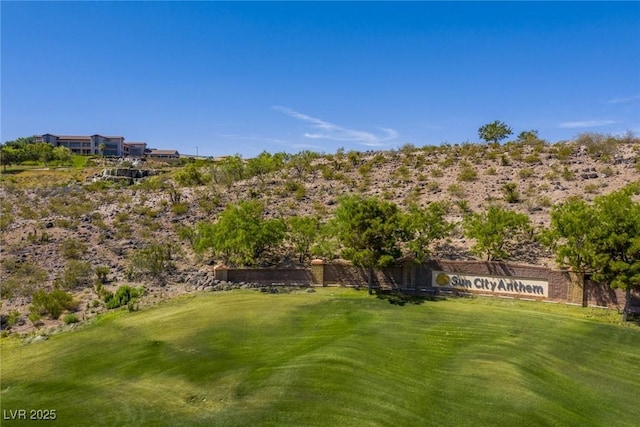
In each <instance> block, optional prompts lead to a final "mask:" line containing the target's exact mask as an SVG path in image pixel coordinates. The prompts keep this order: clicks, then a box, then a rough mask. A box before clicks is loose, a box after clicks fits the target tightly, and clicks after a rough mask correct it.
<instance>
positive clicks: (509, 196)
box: [501, 182, 520, 203]
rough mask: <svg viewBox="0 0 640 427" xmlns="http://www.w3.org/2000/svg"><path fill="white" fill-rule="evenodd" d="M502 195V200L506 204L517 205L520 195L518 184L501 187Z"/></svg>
mask: <svg viewBox="0 0 640 427" xmlns="http://www.w3.org/2000/svg"><path fill="white" fill-rule="evenodd" d="M501 190H502V193H503V194H504V200H505V201H506V202H507V203H518V202H519V201H520V193H519V192H518V184H516V183H515V182H507V183H506V184H504V185H503V186H502V187H501Z"/></svg>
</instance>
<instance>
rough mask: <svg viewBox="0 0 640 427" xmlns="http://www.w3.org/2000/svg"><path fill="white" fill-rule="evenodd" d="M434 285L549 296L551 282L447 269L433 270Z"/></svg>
mask: <svg viewBox="0 0 640 427" xmlns="http://www.w3.org/2000/svg"><path fill="white" fill-rule="evenodd" d="M431 277H432V286H434V287H436V288H456V289H466V290H470V291H478V292H488V293H496V294H517V295H527V296H532V297H545V298H547V297H548V296H549V282H548V281H547V280H543V279H531V278H518V277H508V276H482V275H470V274H461V273H449V272H446V271H433V273H432V276H431Z"/></svg>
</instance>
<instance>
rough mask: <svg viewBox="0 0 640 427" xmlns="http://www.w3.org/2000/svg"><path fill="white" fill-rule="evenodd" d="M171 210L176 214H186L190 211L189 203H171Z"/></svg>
mask: <svg viewBox="0 0 640 427" xmlns="http://www.w3.org/2000/svg"><path fill="white" fill-rule="evenodd" d="M171 212H173V214H174V215H184V214H186V213H187V212H189V204H188V203H186V202H176V203H174V204H172V205H171Z"/></svg>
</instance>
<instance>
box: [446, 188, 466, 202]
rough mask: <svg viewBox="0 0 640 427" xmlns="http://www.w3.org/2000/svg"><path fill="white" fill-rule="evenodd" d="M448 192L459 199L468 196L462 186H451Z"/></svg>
mask: <svg viewBox="0 0 640 427" xmlns="http://www.w3.org/2000/svg"><path fill="white" fill-rule="evenodd" d="M447 191H448V192H449V194H451V195H452V196H454V197H457V198H459V199H461V198H463V197H464V196H465V195H466V191H465V190H464V187H463V186H462V185H460V184H451V185H449V187H447Z"/></svg>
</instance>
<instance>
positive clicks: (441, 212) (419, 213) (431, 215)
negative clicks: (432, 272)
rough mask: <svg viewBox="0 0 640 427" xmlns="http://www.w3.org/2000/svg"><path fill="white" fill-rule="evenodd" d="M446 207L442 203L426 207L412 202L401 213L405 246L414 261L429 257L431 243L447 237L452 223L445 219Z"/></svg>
mask: <svg viewBox="0 0 640 427" xmlns="http://www.w3.org/2000/svg"><path fill="white" fill-rule="evenodd" d="M446 214H447V207H446V206H445V205H444V204H443V203H439V202H433V203H430V204H429V205H427V207H426V208H420V207H419V206H417V205H415V204H413V205H411V206H409V210H408V212H407V213H406V214H405V215H403V218H402V221H403V226H402V229H403V230H405V231H406V232H407V240H408V241H407V248H408V249H409V250H410V251H411V252H412V254H413V256H414V257H415V258H416V261H418V262H420V261H424V260H425V259H427V258H428V257H429V255H430V254H431V251H430V249H429V247H430V246H431V243H433V242H434V241H436V240H438V239H443V238H445V237H447V236H448V235H449V234H450V233H451V231H452V230H453V228H454V226H455V225H454V224H452V223H450V222H448V221H447V220H446V219H445V216H446Z"/></svg>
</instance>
